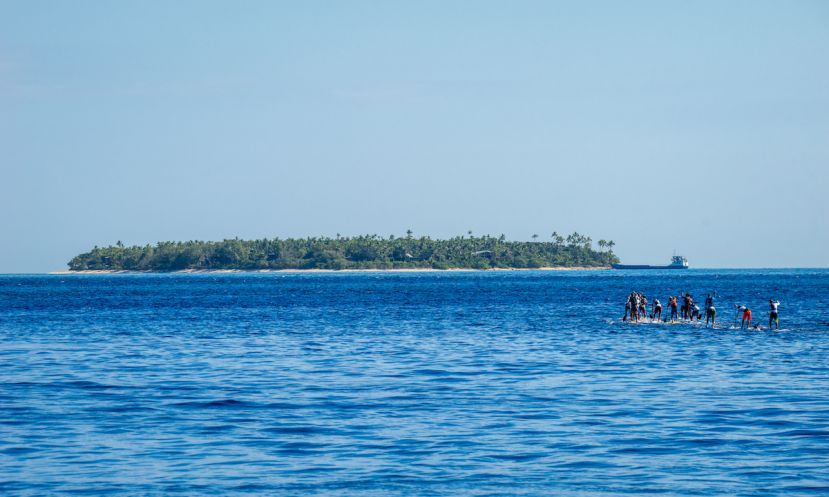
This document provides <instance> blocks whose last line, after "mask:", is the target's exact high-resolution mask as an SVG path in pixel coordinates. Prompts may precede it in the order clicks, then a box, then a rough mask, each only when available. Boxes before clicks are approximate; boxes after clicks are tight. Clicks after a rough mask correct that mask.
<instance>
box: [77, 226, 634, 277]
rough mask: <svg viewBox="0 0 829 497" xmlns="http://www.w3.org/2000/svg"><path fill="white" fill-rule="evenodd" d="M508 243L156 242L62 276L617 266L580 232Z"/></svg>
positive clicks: (109, 254)
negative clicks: (193, 271) (115, 272)
mask: <svg viewBox="0 0 829 497" xmlns="http://www.w3.org/2000/svg"><path fill="white" fill-rule="evenodd" d="M533 240H534V241H531V242H524V241H507V240H506V238H505V237H504V235H501V236H498V237H493V236H489V235H484V236H471V235H470V236H457V237H454V238H450V239H447V240H435V239H432V238H430V237H428V236H422V237H420V238H415V237H414V236H412V232H411V230H409V231H407V232H406V236H405V237H397V238H396V237H394V235H392V236H389V237H388V238H383V237H380V236H378V235H362V236H355V237H342V236H339V234H338V235H337V237H336V238H330V237H309V238H287V239H280V238H274V239H262V240H240V239H238V238H234V239H230V240H222V241H220V242H204V241H187V242H158V243H157V244H155V245H145V246H131V247H128V246H124V244H123V243H121V242H120V241H118V243H116V244H115V245H113V246H109V247H97V246H96V247H95V248H93V249H92V250H90V251H89V252H86V253H83V254H80V255H78V256H76V257H74V258H73V259H72V260H71V261H69V269H70V270H73V271H83V270H128V271H178V270H184V269H248V270H255V269H406V268H433V269H452V268H462V269H491V268H540V267H573V266H584V267H602V266H609V265H610V264H612V263H615V262H618V258H617V257H616V255H615V254H614V253H613V242H612V241H605V240H601V242H602V243H600V244H599V245H600V250H594V249H593V248H592V243H593V241H592V239H591V238H590V237H585V236H582V235H580V234H579V233H573V234H572V235H570V236H568V237H566V238H564V237H562V236H560V235H558V234H556V233H554V234H553V236H552V237H551V241H537V240H538V235H533Z"/></svg>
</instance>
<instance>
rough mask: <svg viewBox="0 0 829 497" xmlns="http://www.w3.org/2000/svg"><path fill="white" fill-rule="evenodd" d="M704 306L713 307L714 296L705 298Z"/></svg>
mask: <svg viewBox="0 0 829 497" xmlns="http://www.w3.org/2000/svg"><path fill="white" fill-rule="evenodd" d="M705 307H714V297H708V298H707V299H705Z"/></svg>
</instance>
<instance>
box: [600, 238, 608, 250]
mask: <svg viewBox="0 0 829 497" xmlns="http://www.w3.org/2000/svg"><path fill="white" fill-rule="evenodd" d="M606 246H607V242H606V241H605V240H604V239H602V240H599V250H604V248H605V247H606Z"/></svg>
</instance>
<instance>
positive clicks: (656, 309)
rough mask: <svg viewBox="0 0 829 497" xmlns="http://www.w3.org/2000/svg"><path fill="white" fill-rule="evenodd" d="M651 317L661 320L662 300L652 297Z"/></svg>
mask: <svg viewBox="0 0 829 497" xmlns="http://www.w3.org/2000/svg"><path fill="white" fill-rule="evenodd" d="M651 318H653V319H656V320H657V321H661V320H662V302H660V301H659V299H653V316H651Z"/></svg>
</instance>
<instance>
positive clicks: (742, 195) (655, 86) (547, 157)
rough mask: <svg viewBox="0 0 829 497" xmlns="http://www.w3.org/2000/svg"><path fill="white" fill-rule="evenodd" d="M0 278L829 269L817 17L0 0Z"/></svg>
mask: <svg viewBox="0 0 829 497" xmlns="http://www.w3.org/2000/svg"><path fill="white" fill-rule="evenodd" d="M0 172H1V173H2V174H0V241H2V243H0V272H29V271H32V272H41V271H50V270H56V269H61V268H64V267H65V264H66V262H67V261H68V260H69V259H70V258H71V257H72V256H73V255H75V254H76V253H79V252H81V251H85V250H87V249H89V248H91V247H92V246H93V245H96V244H97V245H107V244H111V243H115V242H116V241H117V240H123V241H124V243H128V244H145V243H147V242H155V241H158V240H185V239H209V240H212V239H222V238H232V237H235V236H239V237H241V238H254V237H256V238H259V237H275V236H280V237H288V236H304V235H331V236H333V235H335V234H336V233H341V234H343V235H346V234H362V233H378V234H382V235H388V234H392V233H394V234H397V235H399V234H403V233H404V232H405V230H406V229H407V228H411V229H412V230H414V232H415V234H429V235H431V236H433V237H447V236H452V235H456V234H461V233H466V231H467V230H472V231H473V232H474V233H476V234H484V233H490V234H493V235H498V234H501V233H504V234H506V235H507V237H508V238H511V239H529V238H530V237H531V236H532V234H533V233H537V234H539V235H540V236H541V237H549V235H550V233H551V232H552V231H554V230H555V231H558V232H560V233H570V232H572V231H574V230H577V231H579V232H581V233H584V234H588V235H590V236H592V237H593V239H594V240H598V239H599V238H605V239H612V240H614V241H615V242H616V252H617V253H618V254H619V255H620V256H621V258H622V259H623V261H625V262H629V263H666V262H668V259H669V258H670V256H671V254H672V252H673V250H674V249H676V250H677V251H678V252H679V253H682V254H684V255H686V256H687V257H688V258H689V259H690V262H691V264H692V265H693V266H697V267H702V266H705V267H745V266H753V267H758V266H759V267H771V266H829V250H827V246H829V221H827V217H828V216H829V196H827V187H829V2H826V1H820V0H816V1H788V2H781V1H773V2H763V1H744V2H743V1H728V2H722V1H710V2H705V1H700V2H688V1H674V2H671V1H667V2H666V1H653V2H635V1H631V2H617V1H607V2H581V1H578V2H577V1H572V2H553V1H539V2H529V1H515V2H513V1H500V2H484V1H475V2H469V1H464V2H460V1H458V2H453V1H446V0H440V1H432V2H428V1H427V2H411V1H399V2H392V1H379V0H378V1H374V2H359V1H349V2H331V1H326V2H314V1H305V0H303V1H296V2H276V1H261V2H256V1H243V2H230V1H225V2H209V1H204V0H199V1H191V2H186V1H175V2H166V1H165V2H162V1H156V2H149V1H142V2H138V1H133V2H112V1H83V2H75V1H32V0H26V1H17V0H14V1H12V0H0Z"/></svg>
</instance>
